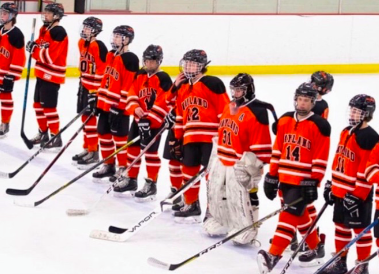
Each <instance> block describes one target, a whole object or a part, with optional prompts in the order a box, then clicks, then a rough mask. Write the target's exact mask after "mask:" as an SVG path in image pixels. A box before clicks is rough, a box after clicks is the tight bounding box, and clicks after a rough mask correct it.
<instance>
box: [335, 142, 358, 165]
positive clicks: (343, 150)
mask: <svg viewBox="0 0 379 274" xmlns="http://www.w3.org/2000/svg"><path fill="white" fill-rule="evenodd" d="M336 153H339V154H342V155H343V156H345V157H346V158H348V159H350V161H352V162H354V161H355V153H354V152H353V151H351V150H350V149H348V148H347V147H344V146H343V145H339V146H338V147H337V151H336Z"/></svg>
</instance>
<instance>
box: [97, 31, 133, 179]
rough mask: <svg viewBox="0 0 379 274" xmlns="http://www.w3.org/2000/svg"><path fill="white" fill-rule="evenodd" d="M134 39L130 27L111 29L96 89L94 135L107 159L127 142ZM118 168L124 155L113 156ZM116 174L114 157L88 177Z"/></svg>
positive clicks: (125, 160) (124, 152)
mask: <svg viewBox="0 0 379 274" xmlns="http://www.w3.org/2000/svg"><path fill="white" fill-rule="evenodd" d="M133 39H134V30H133V28H132V27H130V26H126V25H121V26H118V27H116V28H115V29H114V30H113V34H112V38H111V41H112V42H111V44H112V48H113V49H112V50H111V51H110V52H109V53H108V54H107V61H106V68H105V74H104V77H103V81H102V83H101V87H100V89H99V90H98V100H97V108H98V109H100V116H99V121H98V125H97V132H98V134H99V138H100V148H101V155H102V157H103V158H106V157H108V156H109V155H111V154H112V153H113V152H114V151H115V145H116V149H119V148H120V147H122V146H124V145H125V144H126V143H127V139H128V132H129V115H128V113H127V111H126V103H127V98H128V92H129V89H130V87H131V85H132V83H133V79H134V77H135V75H136V73H137V71H138V69H139V60H138V57H137V56H136V55H135V54H134V53H132V52H130V51H129V45H130V43H131V42H132V41H133ZM117 160H118V164H119V167H120V168H121V169H123V168H125V167H126V163H127V152H126V150H123V151H121V152H119V153H118V154H117ZM115 172H116V168H115V158H114V157H112V158H110V159H109V160H108V161H106V162H105V163H104V165H103V166H102V168H101V169H100V170H99V171H98V172H95V173H93V174H92V176H93V177H94V180H95V181H99V180H101V179H102V178H106V177H110V176H113V175H114V174H115Z"/></svg>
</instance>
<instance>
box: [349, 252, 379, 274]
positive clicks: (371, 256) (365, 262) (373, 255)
mask: <svg viewBox="0 0 379 274" xmlns="http://www.w3.org/2000/svg"><path fill="white" fill-rule="evenodd" d="M378 255H379V249H378V250H377V251H375V252H374V253H372V254H371V255H370V256H369V257H367V258H366V259H364V260H363V261H361V262H358V263H357V264H356V265H355V266H354V267H353V268H352V269H350V270H349V271H348V272H346V273H345V274H353V273H354V270H355V269H356V268H357V267H358V266H360V265H363V264H368V263H369V261H371V260H372V259H374V258H375V257H376V256H378Z"/></svg>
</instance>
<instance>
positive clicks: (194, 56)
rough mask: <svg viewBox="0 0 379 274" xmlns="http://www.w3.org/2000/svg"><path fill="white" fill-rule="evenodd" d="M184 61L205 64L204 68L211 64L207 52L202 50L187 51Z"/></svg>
mask: <svg viewBox="0 0 379 274" xmlns="http://www.w3.org/2000/svg"><path fill="white" fill-rule="evenodd" d="M182 60H185V61H192V62H196V63H200V64H203V65H204V67H205V66H206V65H208V64H209V63H210V61H209V62H208V58H207V54H206V53H205V51H204V50H200V49H193V50H190V51H187V52H186V53H185V54H184V56H183V59H182Z"/></svg>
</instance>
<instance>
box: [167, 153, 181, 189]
mask: <svg viewBox="0 0 379 274" xmlns="http://www.w3.org/2000/svg"><path fill="white" fill-rule="evenodd" d="M168 166H169V170H170V181H171V186H172V187H173V188H175V189H179V188H180V187H181V185H182V182H183V174H182V171H181V169H180V162H179V161H177V160H170V161H169V162H168Z"/></svg>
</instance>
